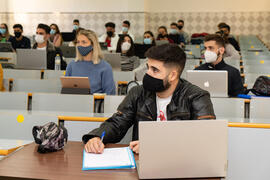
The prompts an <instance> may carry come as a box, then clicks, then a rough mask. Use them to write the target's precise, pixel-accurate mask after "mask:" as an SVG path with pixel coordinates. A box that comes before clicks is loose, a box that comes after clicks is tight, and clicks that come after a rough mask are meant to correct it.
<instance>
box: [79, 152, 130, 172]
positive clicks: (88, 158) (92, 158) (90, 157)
mask: <svg viewBox="0 0 270 180" xmlns="http://www.w3.org/2000/svg"><path fill="white" fill-rule="evenodd" d="M128 166H130V168H132V166H134V160H133V155H132V154H131V151H130V149H129V148H128V147H124V148H105V149H104V152H103V153H102V154H94V153H87V152H85V151H84V159H83V168H86V169H87V168H89V169H98V168H108V169H110V168H121V167H126V168H128Z"/></svg>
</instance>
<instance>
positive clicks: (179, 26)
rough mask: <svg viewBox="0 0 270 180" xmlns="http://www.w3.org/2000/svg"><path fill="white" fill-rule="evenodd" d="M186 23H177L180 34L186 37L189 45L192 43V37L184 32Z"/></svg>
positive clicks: (182, 21) (181, 21)
mask: <svg viewBox="0 0 270 180" xmlns="http://www.w3.org/2000/svg"><path fill="white" fill-rule="evenodd" d="M184 26H185V22H184V20H182V19H179V20H178V22H177V27H178V29H179V33H180V34H182V35H183V36H184V39H185V44H188V43H189V42H190V36H189V35H188V33H187V32H185V31H184Z"/></svg>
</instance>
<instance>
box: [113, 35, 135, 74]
mask: <svg viewBox="0 0 270 180" xmlns="http://www.w3.org/2000/svg"><path fill="white" fill-rule="evenodd" d="M116 52H117V53H121V58H122V59H121V70H122V71H132V70H133V69H134V67H135V66H136V65H137V64H139V59H138V57H136V56H135V50H134V43H133V40H132V38H131V37H130V36H129V35H128V34H126V35H124V36H122V37H121V38H120V39H119V41H118V43H117V48H116Z"/></svg>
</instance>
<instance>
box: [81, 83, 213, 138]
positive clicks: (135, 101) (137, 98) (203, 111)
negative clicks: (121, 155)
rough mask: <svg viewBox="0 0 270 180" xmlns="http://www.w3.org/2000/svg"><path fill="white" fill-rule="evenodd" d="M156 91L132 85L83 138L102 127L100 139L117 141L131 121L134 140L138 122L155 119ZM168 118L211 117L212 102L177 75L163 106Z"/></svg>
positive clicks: (99, 131) (93, 135)
mask: <svg viewBox="0 0 270 180" xmlns="http://www.w3.org/2000/svg"><path fill="white" fill-rule="evenodd" d="M156 119H157V107H156V94H155V93H152V92H149V91H147V90H145V89H144V88H143V87H142V86H136V87H134V88H132V89H131V90H130V91H129V93H128V95H127V96H126V97H125V99H124V100H123V102H122V103H121V104H120V105H119V107H118V109H117V113H115V114H114V115H113V116H112V117H111V118H109V119H108V120H107V121H105V122H104V123H102V124H101V125H100V127H99V128H97V129H94V130H93V131H91V132H90V133H89V134H86V135H84V136H83V138H82V139H83V142H84V143H87V141H88V140H89V139H91V138H93V137H100V136H101V134H102V132H103V131H105V132H106V135H105V137H104V139H103V142H104V143H117V142H119V141H120V140H121V139H122V138H123V137H124V136H125V134H126V132H127V130H128V129H129V128H130V127H131V126H132V125H133V135H132V140H133V141H134V140H138V122H139V121H156ZM167 119H168V120H197V119H215V114H214V110H213V105H212V102H211V100H210V95H209V93H208V92H207V91H204V90H202V89H200V88H199V87H197V86H195V85H193V84H191V83H189V82H188V81H186V80H183V79H180V80H179V83H178V85H177V87H176V89H175V91H174V93H173V96H172V100H171V102H170V103H169V104H168V106H167Z"/></svg>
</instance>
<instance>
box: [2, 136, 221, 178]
mask: <svg viewBox="0 0 270 180" xmlns="http://www.w3.org/2000/svg"><path fill="white" fill-rule="evenodd" d="M120 146H125V145H112V144H110V145H106V147H120ZM83 148H84V145H83V144H82V143H81V142H72V141H69V142H68V144H67V146H65V148H64V150H61V151H58V152H54V153H48V154H40V153H38V152H37V145H35V144H30V145H28V146H26V147H24V148H23V149H21V150H20V151H18V152H16V153H15V154H13V155H12V156H10V157H8V158H5V159H3V160H2V161H0V179H1V178H4V179H5V178H9V179H16V178H18V177H19V178H22V179H23V178H24V179H65V180H69V179H80V180H81V179H82V180H83V179H98V180H102V179H105V180H108V179H110V180H114V179H115V180H121V179H123V180H132V179H138V174H137V170H136V169H128V170H96V171H82V170H81V169H82V159H83ZM135 159H136V160H138V156H137V155H135ZM211 179H213V180H214V179H217V178H211ZM218 179H219V178H218Z"/></svg>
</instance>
